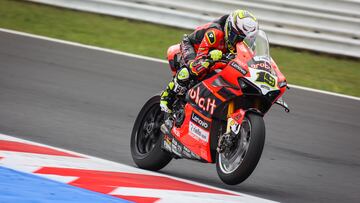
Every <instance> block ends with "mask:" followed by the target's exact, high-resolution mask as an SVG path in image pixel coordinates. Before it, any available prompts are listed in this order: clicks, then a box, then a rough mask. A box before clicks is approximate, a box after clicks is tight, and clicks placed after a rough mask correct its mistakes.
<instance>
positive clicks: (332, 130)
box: [0, 32, 360, 202]
mask: <svg viewBox="0 0 360 203" xmlns="http://www.w3.org/2000/svg"><path fill="white" fill-rule="evenodd" d="M169 79H170V71H169V69H168V67H167V65H166V64H162V63H158V62H155V61H149V60H143V59H139V58H132V57H127V56H122V55H117V54H111V53H106V52H101V51H97V50H90V49H86V48H81V47H76V46H70V45H65V44H61V43H55V42H50V41H44V40H40V39H34V38H29V37H24V36H19V35H13V34H9V33H4V32H0V132H1V133H4V134H9V135H14V136H17V137H20V138H25V139H29V140H33V141H37V142H41V143H44V144H49V145H53V146H57V147H62V148H65V149H70V150H74V151H77V152H80V153H85V154H89V155H93V156H98V157H101V158H105V159H109V160H113V161H117V162H121V163H124V164H128V165H134V163H133V162H132V159H131V155H130V149H129V140H130V131H131V128H132V125H133V121H134V119H135V117H136V115H137V113H138V111H139V110H140V108H141V107H142V105H143V103H144V102H145V101H146V100H147V98H149V97H150V96H151V95H153V94H156V93H157V92H159V91H160V90H162V88H163V87H164V85H165V84H166V83H167V82H168V80H169ZM290 82H291V81H290ZM285 99H286V101H287V102H288V103H289V105H290V107H291V113H289V114H287V113H285V112H284V111H283V109H281V108H280V107H278V106H274V108H273V109H272V110H271V111H270V112H269V114H267V115H266V116H265V123H266V130H267V138H266V139H267V140H266V144H265V148H264V152H263V156H262V158H261V160H260V162H259V165H258V166H257V168H256V170H255V171H254V173H253V174H252V176H251V177H250V178H249V179H248V180H247V181H246V182H244V183H243V184H241V185H238V186H227V185H224V184H223V183H222V182H221V181H220V180H219V179H218V177H217V174H216V170H215V166H214V165H211V164H200V163H196V162H192V161H188V160H177V161H172V162H171V164H170V165H168V166H167V167H166V168H164V169H163V170H162V171H161V172H162V173H165V174H170V175H173V176H177V177H181V178H185V179H191V180H194V181H198V182H201V183H205V184H210V185H213V186H218V187H222V188H226V189H230V190H233V191H239V192H243V193H247V194H250V195H254V196H258V197H263V198H267V199H271V200H277V201H282V202H359V201H360V192H359V191H360V133H359V132H360V101H357V100H352V99H347V98H341V97H336V96H331V95H326V94H319V93H315V92H310V91H304V90H299V89H295V88H293V89H291V90H290V91H288V92H287V93H286V96H285Z"/></svg>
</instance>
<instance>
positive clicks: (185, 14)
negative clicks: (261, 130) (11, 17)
mask: <svg viewBox="0 0 360 203" xmlns="http://www.w3.org/2000/svg"><path fill="white" fill-rule="evenodd" d="M29 1H33V2H38V3H45V4H49V5H54V6H60V7H66V8H71V9H77V10H83V11H90V12H95V13H101V14H108V15H113V16H119V17H125V18H131V19H137V20H143V21H148V22H153V23H159V24H164V25H170V26H176V27H180V28H188V29H193V28H194V27H196V26H198V25H201V24H203V23H206V22H208V21H211V20H213V19H214V18H216V17H218V16H221V15H223V14H226V13H229V12H230V11H232V10H235V9H247V10H249V11H251V12H252V13H254V14H255V15H256V16H257V17H258V18H259V21H260V23H261V24H260V27H261V29H264V30H265V31H266V32H267V33H268V35H269V40H270V42H271V43H273V44H278V45H283V46H289V47H295V48H301V49H308V50H313V51H319V52H325V53H330V54H338V55H345V56H351V57H357V58H360V13H359V12H358V11H360V1H359V0H302V1H287V0H252V1H241V0H196V1H193V0H171V1H169V0H29Z"/></svg>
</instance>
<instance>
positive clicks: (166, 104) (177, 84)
mask: <svg viewBox="0 0 360 203" xmlns="http://www.w3.org/2000/svg"><path fill="white" fill-rule="evenodd" d="M189 78H190V73H189V70H188V69H187V68H186V67H183V68H181V69H180V71H179V72H177V73H176V75H175V77H174V78H173V79H172V80H171V81H170V83H169V84H168V86H167V87H166V89H165V91H164V92H162V93H161V99H160V107H161V110H162V111H164V112H166V113H172V105H173V103H174V101H175V96H176V95H184V94H185V93H186V91H187V89H188V85H189Z"/></svg>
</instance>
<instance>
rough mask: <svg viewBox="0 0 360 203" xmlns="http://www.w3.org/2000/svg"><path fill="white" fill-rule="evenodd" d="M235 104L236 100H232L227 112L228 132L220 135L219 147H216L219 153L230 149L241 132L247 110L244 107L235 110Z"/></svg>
mask: <svg viewBox="0 0 360 203" xmlns="http://www.w3.org/2000/svg"><path fill="white" fill-rule="evenodd" d="M234 106H235V105H234V101H230V103H229V106H228V113H227V124H226V132H225V133H224V134H222V135H220V137H219V141H218V147H217V149H216V150H217V152H218V153H223V152H224V151H226V150H227V149H230V148H231V147H232V146H233V144H234V141H236V138H237V135H238V134H239V132H240V128H241V123H242V121H243V119H244V117H245V111H244V110H243V109H237V110H235V107H234Z"/></svg>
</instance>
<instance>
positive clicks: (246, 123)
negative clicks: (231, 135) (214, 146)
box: [216, 112, 265, 185]
mask: <svg viewBox="0 0 360 203" xmlns="http://www.w3.org/2000/svg"><path fill="white" fill-rule="evenodd" d="M238 136H239V139H238V142H237V143H236V145H235V146H236V147H234V149H233V151H232V152H231V153H228V154H225V153H221V154H217V156H216V170H217V173H218V175H219V177H220V179H221V180H222V181H223V182H224V183H226V184H228V185H236V184H239V183H241V182H243V181H244V180H246V179H247V178H248V177H249V176H250V174H251V173H252V172H253V171H254V169H255V167H256V165H257V163H258V162H259V160H260V157H261V154H262V150H263V147H264V142H265V124H264V120H263V118H262V117H261V116H260V115H258V114H255V113H251V112H250V113H248V114H247V115H246V116H245V118H244V120H243V122H242V124H241V130H240V132H239V135H238Z"/></svg>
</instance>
